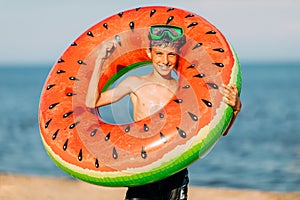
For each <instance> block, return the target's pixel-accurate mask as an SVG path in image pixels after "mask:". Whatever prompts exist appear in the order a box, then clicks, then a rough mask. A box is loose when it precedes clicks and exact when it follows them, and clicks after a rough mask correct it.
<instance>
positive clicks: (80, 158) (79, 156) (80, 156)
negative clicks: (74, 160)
mask: <svg viewBox="0 0 300 200" xmlns="http://www.w3.org/2000/svg"><path fill="white" fill-rule="evenodd" d="M78 160H79V161H82V149H80V151H79V154H78Z"/></svg>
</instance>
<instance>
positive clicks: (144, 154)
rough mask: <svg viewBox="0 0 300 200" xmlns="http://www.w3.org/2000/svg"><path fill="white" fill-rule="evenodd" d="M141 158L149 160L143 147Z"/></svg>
mask: <svg viewBox="0 0 300 200" xmlns="http://www.w3.org/2000/svg"><path fill="white" fill-rule="evenodd" d="M141 156H142V158H144V159H146V158H147V153H146V151H145V147H142V151H141Z"/></svg>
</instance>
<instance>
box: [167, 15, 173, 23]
mask: <svg viewBox="0 0 300 200" xmlns="http://www.w3.org/2000/svg"><path fill="white" fill-rule="evenodd" d="M173 19H174V16H170V17H169V18H168V20H167V22H166V24H169V23H170V22H171V21H172V20H173Z"/></svg>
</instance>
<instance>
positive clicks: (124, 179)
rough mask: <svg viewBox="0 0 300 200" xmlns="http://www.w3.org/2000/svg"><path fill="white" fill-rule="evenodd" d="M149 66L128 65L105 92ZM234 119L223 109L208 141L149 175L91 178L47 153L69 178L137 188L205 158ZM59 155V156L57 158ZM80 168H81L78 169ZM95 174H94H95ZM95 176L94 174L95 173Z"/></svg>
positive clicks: (238, 82) (238, 80)
mask: <svg viewBox="0 0 300 200" xmlns="http://www.w3.org/2000/svg"><path fill="white" fill-rule="evenodd" d="M232 51H233V53H234V57H235V66H234V67H233V68H236V69H235V70H236V72H235V73H234V74H232V76H233V77H231V80H232V82H233V83H235V84H236V85H237V87H238V88H239V91H241V90H240V89H241V84H242V73H241V69H240V63H239V61H238V58H237V55H236V52H235V51H234V50H233V48H232ZM146 64H149V62H148V61H147V62H139V63H135V64H132V65H129V66H128V67H126V68H123V69H122V70H120V71H119V72H118V73H117V74H116V75H114V76H113V77H112V78H111V79H110V82H109V83H107V84H106V85H105V87H104V88H103V90H104V89H107V88H108V87H109V86H110V85H111V84H112V83H113V82H114V81H116V80H117V79H118V78H119V77H121V76H122V75H123V74H125V73H127V72H128V71H130V70H131V69H134V68H136V67H139V66H143V65H146ZM231 117H232V108H231V107H229V106H227V108H226V109H225V110H224V114H223V115H222V118H221V119H220V121H219V122H218V123H217V124H216V126H215V127H214V128H213V129H212V130H211V131H210V133H209V134H208V135H207V137H206V138H204V139H203V140H202V141H201V142H200V143H198V144H196V145H194V146H193V147H192V148H190V149H189V150H187V151H186V152H185V153H184V154H183V155H182V156H180V157H177V158H174V159H173V160H170V161H168V162H165V163H163V164H162V165H161V166H159V167H158V168H154V169H152V170H150V171H147V172H142V173H138V174H134V175H132V174H129V176H126V174H125V173H124V172H123V173H124V174H125V175H122V176H119V175H118V174H117V173H121V174H122V172H116V174H113V175H112V176H111V177H101V172H99V173H98V174H99V177H98V176H97V175H98V174H97V175H96V176H93V175H89V172H88V170H87V171H86V172H87V173H80V172H77V171H75V169H74V170H72V169H71V168H68V167H66V166H65V165H64V164H63V163H60V162H59V161H58V160H56V159H55V157H54V156H53V155H52V153H53V152H52V151H51V148H50V147H49V146H47V145H46V144H45V147H47V148H46V151H47V153H48V154H49V156H50V157H51V159H52V160H53V161H54V162H55V163H56V165H57V166H58V167H60V168H61V169H62V170H64V171H65V172H67V173H68V174H69V175H71V176H73V177H75V178H78V179H81V180H83V181H86V182H89V183H92V184H96V185H102V186H110V187H124V186H134V185H136V184H133V183H135V182H138V183H139V185H143V184H146V183H149V182H154V181H157V180H160V179H163V178H165V177H167V176H169V175H170V174H172V173H175V172H177V171H179V170H181V169H183V168H185V167H187V166H188V165H190V164H191V163H193V162H194V161H196V160H197V159H198V158H199V157H201V156H203V155H204V154H205V153H206V152H208V151H209V150H210V149H211V148H212V147H213V145H214V144H215V143H216V142H217V141H218V139H219V138H220V137H221V136H222V133H223V132H224V131H225V130H226V127H224V124H229V122H230V120H231ZM57 156H58V155H57ZM76 167H78V166H76ZM93 173H94V171H93ZM94 174H95V173H94Z"/></svg>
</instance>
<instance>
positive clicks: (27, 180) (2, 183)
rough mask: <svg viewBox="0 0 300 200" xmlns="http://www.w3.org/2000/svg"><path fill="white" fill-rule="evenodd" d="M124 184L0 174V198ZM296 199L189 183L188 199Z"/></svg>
mask: <svg viewBox="0 0 300 200" xmlns="http://www.w3.org/2000/svg"><path fill="white" fill-rule="evenodd" d="M125 191H126V188H109V187H101V186H96V185H92V184H89V183H85V182H83V181H79V180H72V179H67V178H54V177H38V176H28V175H12V174H0V200H27V199H28V200H44V199H45V200H61V199H64V200H69V199H70V200H82V199H88V200H96V199H97V200H99V199H104V200H106V199H107V200H115V199H116V200H119V199H124V194H125ZM197 199H199V200H200V199H201V200H253V199H255V200H300V192H288V193H276V192H265V191H257V190H237V189H225V188H224V189H217V188H206V187H194V186H190V187H189V200H197Z"/></svg>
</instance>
